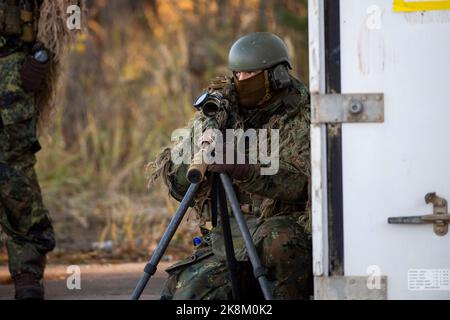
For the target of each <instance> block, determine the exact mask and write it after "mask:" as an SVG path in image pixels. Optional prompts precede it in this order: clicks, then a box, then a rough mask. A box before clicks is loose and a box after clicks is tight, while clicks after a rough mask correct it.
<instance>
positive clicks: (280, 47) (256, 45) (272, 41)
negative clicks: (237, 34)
mask: <svg viewBox="0 0 450 320" xmlns="http://www.w3.org/2000/svg"><path fill="white" fill-rule="evenodd" d="M281 63H284V64H286V65H287V66H288V67H289V68H290V69H292V62H291V59H290V58H289V53H288V49H287V47H286V44H285V43H284V42H283V40H281V39H280V38H279V37H278V36H277V35H275V34H273V33H270V32H256V33H251V34H248V35H245V36H243V37H241V38H240V39H238V40H237V41H236V42H235V43H234V44H233V46H232V47H231V49H230V53H229V55H228V67H229V69H230V70H231V71H246V72H251V71H256V70H264V69H269V68H272V67H273V66H276V65H278V64H281Z"/></svg>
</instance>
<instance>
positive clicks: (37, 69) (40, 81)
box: [20, 56, 49, 92]
mask: <svg viewBox="0 0 450 320" xmlns="http://www.w3.org/2000/svg"><path fill="white" fill-rule="evenodd" d="M48 69H49V63H48V62H47V63H41V62H39V61H37V60H35V59H34V58H33V57H32V56H27V57H26V59H25V62H24V63H23V65H22V69H21V70H20V77H21V79H22V87H23V89H24V90H25V92H38V91H40V90H42V89H43V87H44V84H45V79H46V77H47V73H48Z"/></svg>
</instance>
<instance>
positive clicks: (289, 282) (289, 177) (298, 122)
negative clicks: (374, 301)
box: [152, 32, 312, 299]
mask: <svg viewBox="0 0 450 320" xmlns="http://www.w3.org/2000/svg"><path fill="white" fill-rule="evenodd" d="M290 68H292V65H291V60H290V58H289V56H288V51H287V48H286V45H285V44H284V43H283V41H282V40H281V39H280V38H279V37H277V36H276V35H274V34H272V33H267V32H260V33H253V34H249V35H246V36H244V37H242V38H240V39H239V40H238V41H237V42H236V43H235V44H234V45H233V46H232V48H231V50H230V53H229V69H230V70H231V71H232V72H233V76H232V77H225V78H222V79H218V80H216V81H213V83H212V84H211V86H210V88H209V91H214V90H219V91H220V92H221V93H222V94H223V95H224V96H225V98H227V99H228V100H229V101H230V102H231V103H234V104H235V105H236V108H235V109H234V110H235V112H234V114H233V115H231V116H230V117H229V119H227V120H226V124H225V127H226V128H241V129H244V130H246V129H250V128H252V129H263V128H264V129H269V130H270V129H279V133H280V138H279V139H280V141H279V147H280V148H279V149H280V150H279V157H280V166H279V170H278V172H277V173H276V174H275V175H261V173H260V172H261V170H260V168H261V166H262V164H256V165H252V164H249V163H246V164H233V163H232V164H230V163H226V164H212V165H209V166H208V171H209V172H216V173H226V174H228V175H229V176H230V178H231V179H232V181H233V185H234V188H235V191H236V194H237V196H238V199H239V201H240V204H241V209H242V211H243V213H244V216H245V218H246V221H247V225H248V227H249V230H250V233H251V234H252V237H253V241H254V244H255V246H256V248H257V250H258V253H259V256H260V259H261V262H262V264H263V265H264V267H265V268H266V269H267V272H268V280H269V282H270V285H271V289H272V293H273V296H274V298H275V299H309V298H310V295H311V294H312V292H311V291H312V261H311V242H310V234H309V228H308V225H309V211H310V209H309V201H308V199H309V181H310V144H309V130H310V107H309V93H308V90H307V88H306V87H305V86H304V85H303V84H302V83H301V82H300V81H298V80H297V79H295V78H294V77H293V76H291V75H290V74H289V72H288V70H289V69H290ZM202 118H203V115H201V114H200V113H197V114H196V116H195V119H202ZM172 148H173V147H172ZM172 148H167V149H165V150H164V151H163V152H162V153H161V155H160V156H159V158H158V159H157V161H156V162H155V163H154V167H155V171H154V173H153V176H152V178H153V179H156V178H157V177H159V176H162V178H163V179H164V182H165V184H166V185H167V186H168V188H169V191H170V194H171V195H172V196H173V197H174V198H176V199H178V200H180V199H181V198H182V197H183V195H184V193H185V192H186V190H187V188H188V187H189V182H188V181H187V179H186V171H187V168H188V165H186V164H181V165H174V164H173V162H172V161H170V153H171V149H172ZM209 188H210V184H208V181H206V182H204V183H203V185H202V187H201V191H200V192H199V193H198V195H197V197H196V198H195V203H194V207H195V209H196V210H197V212H198V213H199V216H200V219H201V232H202V241H201V244H200V245H198V246H197V247H196V250H195V252H194V254H193V255H192V256H191V257H189V258H188V259H186V260H182V261H180V262H179V263H177V264H175V265H174V266H172V267H170V268H169V269H168V270H167V272H168V273H169V279H168V280H167V282H166V285H165V288H164V289H163V292H162V297H161V298H162V299H228V298H230V293H231V283H230V279H229V275H228V270H227V266H226V260H225V249H224V241H223V235H222V227H221V225H220V221H219V222H218V225H217V226H216V227H213V228H207V226H208V224H207V223H206V222H207V220H208V219H210V215H209V209H208V208H210V207H211V206H210V205H209V201H210V198H209V197H208V194H209ZM230 223H231V228H232V235H233V245H234V249H235V255H236V258H237V260H238V261H239V265H240V268H239V276H240V277H239V278H240V283H241V288H240V290H241V296H242V297H243V298H245V297H250V298H255V297H256V295H255V293H256V292H258V291H257V290H255V288H256V289H258V284H257V283H256V281H255V280H254V279H253V275H252V273H251V266H250V263H249V262H248V257H247V254H246V251H245V248H244V242H243V240H242V237H241V234H240V232H239V229H238V227H237V224H236V221H235V219H234V218H233V217H232V216H230ZM260 297H261V296H260Z"/></svg>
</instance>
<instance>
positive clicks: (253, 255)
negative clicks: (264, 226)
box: [220, 174, 273, 300]
mask: <svg viewBox="0 0 450 320" xmlns="http://www.w3.org/2000/svg"><path fill="white" fill-rule="evenodd" d="M220 179H221V180H222V183H223V187H224V189H225V192H226V194H227V197H228V200H229V201H230V203H231V208H232V210H233V213H234V217H235V219H236V222H237V223H238V226H239V230H240V231H241V233H242V237H243V239H244V242H245V247H246V249H247V252H248V256H249V258H250V262H251V263H252V266H253V274H254V275H255V278H256V279H257V280H258V282H259V285H260V286H261V290H262V292H263V295H264V298H265V299H266V300H272V299H273V297H272V292H271V290H270V288H269V283H268V281H267V278H266V271H265V268H264V267H263V266H262V264H261V260H260V259H259V256H258V253H257V251H256V248H255V244H254V243H253V239H252V236H251V235H250V231H249V230H248V226H247V223H246V222H245V219H244V216H243V214H242V211H241V208H240V206H239V202H238V199H237V197H236V193H235V192H234V189H233V185H232V183H231V180H230V178H229V177H228V176H227V175H226V174H220Z"/></svg>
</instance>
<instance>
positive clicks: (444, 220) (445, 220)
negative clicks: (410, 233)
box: [388, 192, 450, 236]
mask: <svg viewBox="0 0 450 320" xmlns="http://www.w3.org/2000/svg"><path fill="white" fill-rule="evenodd" d="M425 202H426V203H427V204H429V203H432V204H433V214H429V215H425V216H413V217H393V218H388V223H390V224H424V223H432V224H433V228H434V233H436V234H437V235H438V236H445V235H446V234H447V232H448V224H449V223H450V214H449V213H448V205H447V200H445V199H444V198H441V197H439V196H437V195H436V193H435V192H433V193H428V194H427V195H426V196H425Z"/></svg>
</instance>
